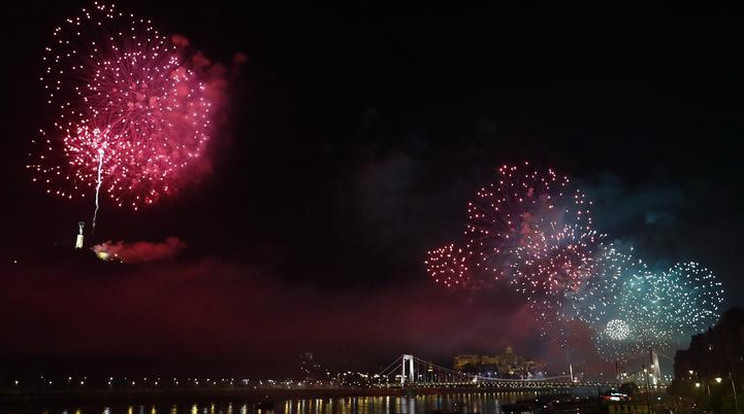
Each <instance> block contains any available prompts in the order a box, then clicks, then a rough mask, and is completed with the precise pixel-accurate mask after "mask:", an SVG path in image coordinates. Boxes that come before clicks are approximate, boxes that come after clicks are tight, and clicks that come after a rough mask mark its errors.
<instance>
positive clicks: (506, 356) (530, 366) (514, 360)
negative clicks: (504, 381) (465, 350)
mask: <svg viewBox="0 0 744 414" xmlns="http://www.w3.org/2000/svg"><path fill="white" fill-rule="evenodd" d="M539 366H540V364H538V363H537V362H535V361H532V360H528V359H526V358H524V357H521V356H518V355H516V354H515V353H514V351H513V350H512V348H511V347H507V348H506V351H505V352H504V353H503V354H501V355H458V356H456V357H455V358H454V364H453V367H454V369H455V371H461V372H467V373H471V374H478V375H481V376H484V377H493V378H527V377H530V376H533V375H535V373H536V371H537V369H538V367H539Z"/></svg>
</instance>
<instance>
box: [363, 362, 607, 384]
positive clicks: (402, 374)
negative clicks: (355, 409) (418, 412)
mask: <svg viewBox="0 0 744 414" xmlns="http://www.w3.org/2000/svg"><path fill="white" fill-rule="evenodd" d="M375 377H377V378H378V384H379V385H380V386H385V387H387V388H402V389H426V388H434V389H439V388H487V389H499V390H514V391H529V390H535V391H537V390H548V389H549V390H555V391H560V390H575V389H580V388H587V389H593V390H596V389H597V388H601V389H608V388H613V387H617V385H618V384H617V383H616V382H589V381H580V382H579V381H572V380H571V376H570V375H558V376H551V377H539V376H536V377H530V378H495V377H490V376H483V375H478V374H471V373H467V372H462V371H456V370H454V369H450V368H446V367H442V366H440V365H437V364H435V363H433V362H431V361H426V360H423V359H421V358H418V357H416V356H414V355H411V354H403V355H401V356H400V357H398V358H396V359H395V360H394V361H393V362H391V363H390V364H389V365H388V366H387V367H386V368H385V369H383V370H382V371H380V372H379V373H378V374H377V375H376V376H375Z"/></svg>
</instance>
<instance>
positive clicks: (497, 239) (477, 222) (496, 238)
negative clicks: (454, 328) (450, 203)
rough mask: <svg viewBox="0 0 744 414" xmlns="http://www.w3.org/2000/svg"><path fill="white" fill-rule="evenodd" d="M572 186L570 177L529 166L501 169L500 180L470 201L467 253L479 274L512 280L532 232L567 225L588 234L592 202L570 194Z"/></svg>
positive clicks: (505, 166) (484, 188)
mask: <svg viewBox="0 0 744 414" xmlns="http://www.w3.org/2000/svg"><path fill="white" fill-rule="evenodd" d="M568 185H569V180H568V177H566V176H561V175H558V174H557V173H556V172H554V171H553V170H552V169H545V170H541V169H538V168H533V167H531V166H530V165H529V163H527V162H525V163H524V164H521V165H511V166H509V165H504V166H502V167H501V168H499V169H498V177H497V179H496V180H495V181H494V182H492V183H490V184H488V185H486V186H484V187H482V188H481V189H480V190H479V191H478V192H477V194H476V197H475V199H474V200H472V201H471V202H470V203H468V224H467V227H466V231H465V236H466V237H467V244H466V249H467V250H468V251H469V252H471V253H472V254H473V256H474V263H475V267H476V268H477V270H479V271H480V272H483V273H485V274H486V275H488V277H489V278H493V279H502V278H505V277H507V276H509V275H510V272H511V269H512V264H513V262H514V259H515V256H514V252H515V250H516V249H517V248H518V247H519V246H520V245H522V244H523V243H524V239H525V236H527V235H530V234H532V233H535V232H538V233H539V232H541V231H542V232H545V231H547V229H549V228H563V226H565V225H569V226H573V225H575V226H576V227H577V228H578V229H579V230H581V231H589V230H590V227H591V217H590V216H589V213H590V211H589V206H590V205H591V203H590V202H588V201H586V200H585V198H584V195H583V194H582V193H581V192H579V191H576V192H575V193H573V194H571V193H569V188H568Z"/></svg>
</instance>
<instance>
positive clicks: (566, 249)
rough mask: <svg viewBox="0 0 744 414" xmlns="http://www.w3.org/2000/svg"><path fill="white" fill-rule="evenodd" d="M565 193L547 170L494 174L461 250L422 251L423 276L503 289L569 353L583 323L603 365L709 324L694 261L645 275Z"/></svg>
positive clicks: (703, 279) (581, 202)
mask: <svg viewBox="0 0 744 414" xmlns="http://www.w3.org/2000/svg"><path fill="white" fill-rule="evenodd" d="M568 185H569V179H568V177H566V176H561V175H559V174H557V173H555V172H554V171H553V170H552V169H544V170H541V169H537V168H533V167H531V166H530V164H529V163H524V164H520V165H512V166H509V165H505V166H502V167H501V168H499V169H498V178H497V179H496V180H495V181H494V182H493V183H490V184H488V185H486V186H484V187H482V188H481V189H480V190H479V191H478V192H477V194H476V196H475V197H474V199H473V201H471V202H470V203H468V206H467V212H468V220H467V225H466V230H465V243H464V248H458V247H457V246H456V245H455V244H448V245H446V246H444V247H442V248H439V249H436V250H432V251H429V252H428V259H427V260H426V261H425V264H426V269H427V272H428V274H429V276H430V277H431V278H432V280H434V281H435V282H436V283H438V284H440V285H442V286H445V287H450V288H452V287H472V286H475V285H478V282H483V281H486V282H489V281H490V282H494V281H496V280H503V281H506V282H507V283H508V284H509V285H511V286H512V287H513V288H514V289H515V290H516V291H517V292H518V293H520V294H522V295H524V297H525V299H526V301H527V304H528V305H529V307H530V309H531V310H532V311H533V314H534V316H535V318H536V319H537V321H538V322H539V325H540V326H541V327H542V329H541V333H542V334H543V336H545V337H547V338H549V339H550V340H552V341H555V342H558V343H560V344H561V345H566V346H568V345H569V342H570V340H571V337H572V335H574V334H575V332H574V328H575V326H576V325H575V324H576V323H579V324H582V325H583V326H585V327H586V328H588V329H589V331H591V333H592V338H593V340H594V344H595V346H596V347H597V350H598V351H599V353H600V355H602V356H603V357H604V358H606V359H607V360H611V361H619V360H627V359H629V358H632V357H634V356H636V355H640V354H642V353H643V352H647V351H648V349H649V348H654V349H667V348H670V347H671V346H673V345H676V344H680V343H682V342H683V341H685V340H689V337H690V336H691V335H693V334H695V333H697V332H702V331H703V330H705V329H707V328H708V327H709V326H710V324H712V323H715V321H716V320H717V318H718V317H719V315H720V306H721V304H722V302H723V288H722V285H721V283H720V282H719V281H718V280H717V278H716V276H715V275H714V274H713V273H712V272H710V271H709V270H708V269H706V268H705V267H703V266H701V265H700V264H698V263H696V262H688V263H678V264H675V265H674V266H672V267H671V268H670V269H668V270H665V271H652V270H651V269H649V268H648V266H647V265H646V264H645V263H644V262H643V261H642V260H640V259H639V258H637V257H636V252H634V251H633V249H632V248H627V247H625V246H623V245H620V244H617V243H615V242H606V241H605V239H606V238H607V237H606V235H603V234H597V233H596V232H595V231H593V230H592V219H591V216H590V206H591V202H590V201H588V200H586V199H585V197H584V195H583V193H582V192H581V191H580V190H578V189H571V188H569V186H568Z"/></svg>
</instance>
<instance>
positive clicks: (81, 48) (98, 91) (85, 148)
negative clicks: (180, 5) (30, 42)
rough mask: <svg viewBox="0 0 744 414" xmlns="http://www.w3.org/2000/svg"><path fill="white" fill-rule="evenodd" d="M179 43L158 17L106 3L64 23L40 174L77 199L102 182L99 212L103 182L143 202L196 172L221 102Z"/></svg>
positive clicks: (47, 60) (52, 67)
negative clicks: (153, 20) (216, 100)
mask: <svg viewBox="0 0 744 414" xmlns="http://www.w3.org/2000/svg"><path fill="white" fill-rule="evenodd" d="M175 43H179V45H176V44H175ZM175 43H174V41H173V40H172V39H171V38H169V37H166V36H163V35H161V34H160V33H159V32H158V31H157V29H155V27H154V26H153V25H152V23H151V22H150V21H149V20H145V19H142V18H138V17H135V16H134V15H133V14H128V13H123V12H121V11H119V10H117V9H116V7H115V6H114V5H104V4H100V3H94V4H93V6H92V7H89V8H84V9H83V10H82V13H81V14H80V15H79V16H76V17H73V18H69V19H67V20H66V21H65V22H64V24H63V25H61V26H59V27H57V28H56V29H55V30H54V32H53V38H52V43H51V44H50V45H49V46H48V47H46V48H45V51H44V57H43V60H44V73H43V75H42V76H41V81H42V84H43V85H44V89H45V90H46V92H47V94H48V98H47V102H48V103H49V105H50V106H51V108H52V109H53V110H54V111H55V120H54V122H53V126H52V127H51V128H49V129H48V130H47V131H43V130H42V132H41V137H40V139H37V140H35V141H34V143H35V144H36V146H37V148H36V150H35V151H34V152H33V153H32V154H31V156H32V162H31V163H29V165H28V168H29V169H30V170H31V171H32V172H33V179H34V181H37V182H42V183H43V184H44V185H45V186H46V187H47V192H48V193H52V194H57V195H59V196H62V197H65V198H70V199H72V198H76V197H85V196H86V193H88V192H89V191H92V190H93V189H94V188H95V193H96V212H95V213H94V217H95V216H96V215H97V212H98V207H99V204H98V196H99V193H100V191H101V190H103V191H104V192H105V193H106V194H107V195H108V197H109V198H110V199H111V200H112V201H113V203H114V204H115V205H117V206H120V207H129V208H131V209H133V210H138V209H139V208H140V207H141V206H143V205H149V204H152V203H155V202H157V201H158V200H159V199H160V198H161V197H163V196H166V195H169V194H173V193H175V192H176V191H178V189H179V188H181V187H182V186H183V185H185V184H186V183H187V182H188V181H190V180H191V179H192V178H193V175H194V174H195V173H198V172H199V168H200V162H203V160H202V159H203V156H204V153H205V151H206V145H207V142H208V141H209V139H210V135H211V133H212V117H213V107H212V106H213V105H212V101H211V100H210V91H209V90H208V87H209V85H208V84H207V83H204V82H202V81H201V80H200V79H199V74H198V73H197V69H196V68H195V67H194V66H193V65H192V62H191V61H190V60H189V57H188V56H187V54H186V50H185V49H184V47H181V43H182V42H175ZM104 152H105V153H104ZM94 223H95V219H94Z"/></svg>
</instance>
